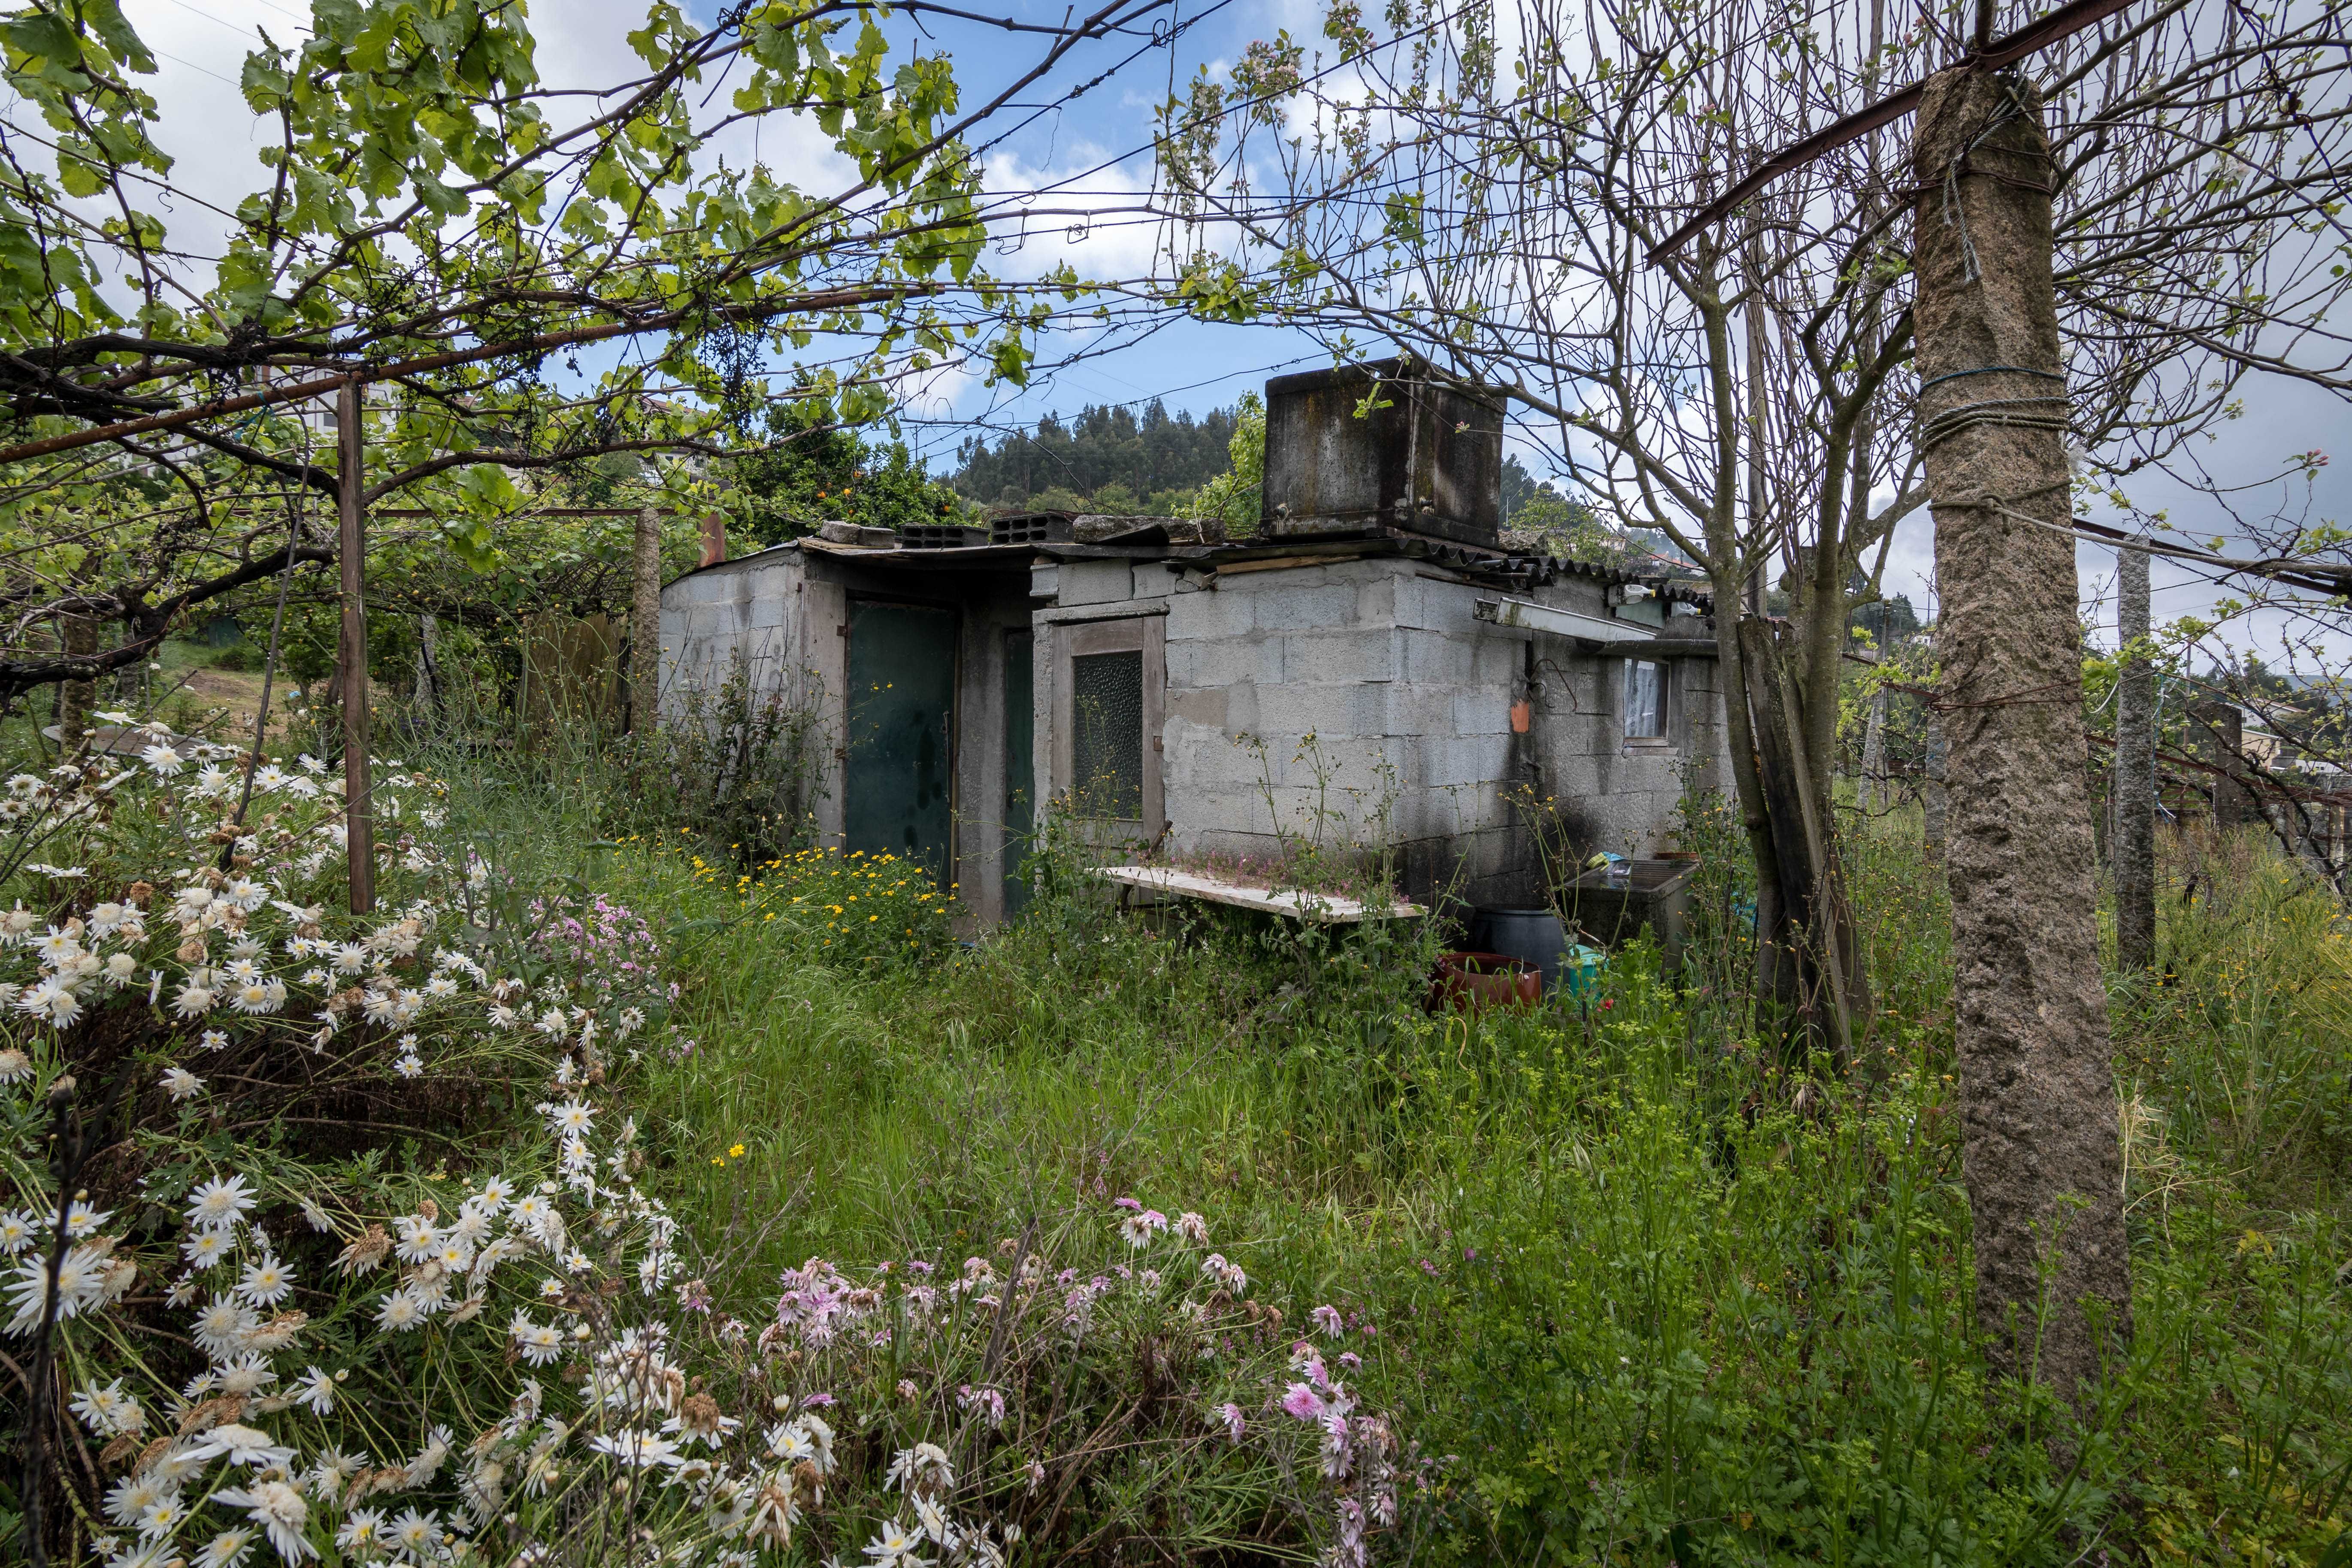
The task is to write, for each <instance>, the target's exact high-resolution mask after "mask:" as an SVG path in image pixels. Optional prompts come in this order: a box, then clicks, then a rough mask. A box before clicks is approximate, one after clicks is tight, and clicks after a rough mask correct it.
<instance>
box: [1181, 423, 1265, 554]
mask: <svg viewBox="0 0 2352 1568" xmlns="http://www.w3.org/2000/svg"><path fill="white" fill-rule="evenodd" d="M1225 458H1226V463H1227V467H1226V468H1225V471H1224V472H1223V473H1222V474H1219V475H1218V476H1217V477H1216V478H1215V479H1211V480H1210V481H1209V482H1208V483H1207V484H1205V485H1202V487H1201V494H1200V498H1199V499H1198V500H1196V501H1194V502H1193V514H1194V515H1195V516H1198V517H1204V518H1222V519H1223V521H1224V524H1225V531H1226V532H1227V533H1228V534H1231V535H1234V536H1235V537H1239V536H1241V535H1244V534H1251V533H1255V532H1256V531H1257V525H1258V522H1259V520H1260V516H1261V513H1262V512H1263V510H1264V509H1265V399H1264V398H1263V397H1260V396H1259V395H1257V394H1256V393H1255V392H1244V393H1243V394H1242V401H1241V406H1240V407H1239V409H1237V410H1236V411H1235V413H1234V435H1233V439H1232V440H1231V441H1229V442H1227V443H1226V445H1225Z"/></svg>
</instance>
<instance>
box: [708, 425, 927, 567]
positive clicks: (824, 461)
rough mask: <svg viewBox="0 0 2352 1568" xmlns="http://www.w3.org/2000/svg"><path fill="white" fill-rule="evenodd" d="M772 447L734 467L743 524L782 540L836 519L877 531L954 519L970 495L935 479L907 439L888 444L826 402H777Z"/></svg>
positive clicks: (768, 540) (734, 493)
mask: <svg viewBox="0 0 2352 1568" xmlns="http://www.w3.org/2000/svg"><path fill="white" fill-rule="evenodd" d="M766 420H767V445H766V446H764V447H761V448H760V449H759V450H757V451H754V452H751V453H747V454H746V455H744V456H742V457H740V458H735V459H734V460H733V462H732V463H731V464H730V473H729V477H730V479H731V480H732V485H731V494H730V500H733V501H734V505H733V507H732V509H731V510H733V512H734V515H735V519H736V521H737V522H738V523H739V524H740V525H741V526H742V527H744V528H746V529H748V530H749V531H750V532H751V536H752V537H753V538H755V539H757V540H758V541H759V542H761V544H779V543H782V542H783V541H785V540H787V539H795V538H798V537H799V536H801V535H802V534H804V533H811V532H814V531H815V529H816V526H817V524H819V523H821V522H828V521H836V520H837V521H844V522H856V523H862V524H864V525H866V526H867V527H872V528H898V527H901V526H903V525H905V524H907V523H910V522H952V521H956V520H957V519H958V518H959V517H961V515H962V513H963V510H964V507H963V502H962V500H961V498H960V497H959V496H958V495H957V494H956V492H955V491H954V490H953V489H950V488H949V486H948V485H946V484H945V483H943V482H941V481H940V480H938V479H932V478H931V477H930V476H929V474H928V473H927V472H925V471H924V468H923V466H922V464H920V463H919V462H918V461H917V460H916V459H915V458H914V457H913V455H912V454H910V453H909V452H908V450H907V445H906V443H905V442H903V441H895V440H894V441H892V442H891V443H889V445H888V446H887V447H885V446H882V445H879V444H877V443H871V442H867V441H865V440H863V439H861V438H860V437H859V436H858V434H857V432H856V431H855V430H853V429H848V428H845V427H844V426H840V425H838V424H835V423H833V422H832V421H831V411H830V410H828V409H827V408H826V407H825V406H824V405H822V404H818V403H798V402H796V403H779V404H771V405H769V407H768V411H767V416H766Z"/></svg>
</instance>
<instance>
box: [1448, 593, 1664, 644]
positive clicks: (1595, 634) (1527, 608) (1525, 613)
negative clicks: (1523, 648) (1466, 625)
mask: <svg viewBox="0 0 2352 1568" xmlns="http://www.w3.org/2000/svg"><path fill="white" fill-rule="evenodd" d="M1470 613H1471V614H1472V615H1473V616H1475V617H1476V618H1477V619H1479V620H1482V621H1491V622H1493V623H1494V624H1495V625H1496V626H1511V627H1515V628H1517V629H1518V630H1520V631H1528V632H1549V633H1550V634H1551V635H1552V636H1554V637H1575V638H1577V639H1579V640H1580V641H1583V642H1597V643H1612V644H1613V643H1645V642H1654V641H1656V640H1657V638H1656V634H1655V633H1654V632H1651V631H1648V630H1645V629H1642V628H1639V627H1635V626H1627V625H1626V624H1625V623H1624V622H1622V621H1612V620H1605V619H1603V618H1602V617H1601V616H1587V615H1580V614H1579V613H1578V612H1577V611H1574V610H1559V609H1554V608H1553V607H1552V606H1551V605H1538V604H1536V603H1534V602H1533V601H1531V600H1528V599H1480V600H1479V601H1478V602H1477V603H1476V604H1475V605H1473V606H1472V607H1471V612H1470Z"/></svg>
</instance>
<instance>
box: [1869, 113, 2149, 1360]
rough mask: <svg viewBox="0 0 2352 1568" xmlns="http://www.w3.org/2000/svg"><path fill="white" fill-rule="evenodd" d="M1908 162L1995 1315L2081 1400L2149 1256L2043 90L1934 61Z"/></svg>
mask: <svg viewBox="0 0 2352 1568" xmlns="http://www.w3.org/2000/svg"><path fill="white" fill-rule="evenodd" d="M1913 160H1914V175H1915V177H1916V179H1917V181H1918V188H1919V190H1920V192H1921V195H1920V197H1919V200H1918V205H1917V207H1916V216H1915V218H1914V227H1913V241H1914V247H1915V248H1914V263H1915V266H1916V272H1917V278H1918V286H1917V289H1918V291H1917V296H1916V304H1915V306H1914V320H1915V322H1916V339H1917V343H1918V353H1917V366H1918V374H1919V384H1920V395H1919V446H1920V449H1921V456H1922V458H1923V459H1924V461H1925V464H1926V468H1927V493H1928V495H1929V497H1930V498H1931V500H1930V504H1931V506H1932V507H1933V509H1934V516H1935V525H1936V580H1937V587H1938V590H1939V593H1940V595H1941V613H1940V615H1939V616H1938V618H1937V646H1938V647H1939V649H1940V651H1941V653H1942V656H1943V658H1942V664H1943V692H1944V698H1943V700H1944V722H1945V727H1946V729H1947V730H1948V731H1949V734H1950V739H1951V762H1950V773H1951V779H1950V791H1951V843H1950V847H1949V850H1948V857H1947V859H1948V868H1949V880H1950V884H1951V890H1952V927H1953V959H1954V983H1953V999H1954V1003H1955V1010H1956V1014H1957V1034H1958V1046H1959V1067H1960V1075H1959V1076H1960V1109H1961V1129H1962V1135H1963V1142H1962V1156H1961V1170H1962V1175H1963V1178H1964V1180H1965V1182H1966V1184H1967V1187H1968V1194H1969V1215H1970V1217H1971V1219H1972V1220H1973V1222H1974V1232H1975V1252H1976V1268H1977V1316H1978V1321H1979V1324H1980V1326H1981V1327H1982V1329H1983V1331H1984V1332H1985V1337H1986V1340H1987V1342H1988V1344H1989V1346H1990V1351H1991V1354H1992V1356H1993V1359H1994V1362H1995V1364H1996V1365H1997V1366H1999V1367H2000V1368H2001V1369H2002V1370H2004V1371H2006V1372H2009V1373H2013V1374H2015V1375H2017V1376H2021V1377H2028V1378H2034V1379H2037V1380H2040V1381H2042V1382H2045V1383H2047V1384H2049V1385H2050V1386H2051V1387H2053V1389H2054V1390H2055V1391H2057V1392H2058V1393H2059V1394H2061V1395H2062V1396H2063V1397H2065V1398H2067V1399H2069V1400H2070V1401H2073V1402H2075V1403H2076V1404H2077V1406H2078V1407H2079V1406H2080V1402H2081V1400H2082V1398H2083V1395H2084V1393H2085V1392H2086V1388H2087V1385H2088V1384H2090V1383H2091V1382H2092V1381H2093V1380H2095V1379H2096V1378H2097V1377H2098V1376H2099V1375H2100V1373H2101V1369H2102V1366H2103V1365H2104V1364H2105V1363H2107V1362H2108V1361H2109V1360H2110V1359H2111V1357H2112V1356H2113V1355H2114V1353H2115V1352H2116V1351H2117V1350H2118V1349H2119V1348H2120V1347H2121V1346H2123V1345H2124V1344H2126V1342H2128V1333H2129V1327H2130V1316H2131V1277H2130V1268H2129V1265H2130V1258H2129V1257H2128V1255H2127V1252H2126V1237H2125V1230H2124V1216H2123V1195H2122V1192H2121V1164H2120V1157H2119V1153H2118V1150H2117V1142H2116V1091H2115V1081H2114V1077H2113V1070H2112V1067H2111V1064H2110V1061H2109V1053H2110V1042H2109V1037H2108V1032H2107V1013H2106V1000H2107V999H2106V988H2105V982H2104V979H2103V977H2102V975H2101V973H2100V967H2099V929H2098V905H2097V900H2096V898H2095V891H2094V881H2093V866H2092V847H2091V803H2090V792H2089V788H2088V784H2087V781H2086V780H2085V778H2084V767H2083V758H2084V749H2085V746H2086V744H2087V742H2086V739H2085V736H2084V728H2083V718H2082V689H2083V688H2082V632H2081V627H2080V625H2079V623H2078V622H2077V620H2076V618H2075V604H2076V587H2075V576H2074V538H2073V536H2072V534H2071V532H2070V531H2069V530H2068V528H2067V526H2066V525H2067V521H2068V517H2069V514H2070V512H2071V510H2072V507H2071V497H2070V488H2069V482H2068V479H2069V475H2068V468H2067V462H2066V451H2065V434H2066V425H2067V407H2068V404H2067V399H2066V390H2065V387H2066V384H2065V379H2064V374H2063V371H2064V360H2063V355H2062V353H2061V351H2060V345H2059V339H2058V314H2057V307H2056V301H2055V295H2054V290H2053V284H2052V274H2051V251H2052V242H2051V220H2050V203H2051V189H2052V180H2053V169H2052V165H2051V159H2050V143H2049V141H2048V138H2047V137H2046V136H2045V135H2044V134H2043V132H2042V105H2041V102H2040V100H2038V98H2037V97H2036V96H2035V95H2034V94H2033V91H2032V88H2031V87H2030V86H2029V85H2028V84H2026V83H2025V82H2024V81H2022V80H2021V79H2017V78H2014V77H1995V76H1991V75H1985V74H1978V73H1974V72H1970V71H1968V70H1965V69H1956V70H1950V71H1946V72H1944V73H1942V74H1941V75H1938V76H1936V77H1934V78H1931V79H1929V80H1928V82H1927V86H1926V91H1925V95H1924V97H1923V99H1922V100H1921V103H1920V106H1919V112H1918V127H1917V142H1916V146H1915V148H1914V151H1913Z"/></svg>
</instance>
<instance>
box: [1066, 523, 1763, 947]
mask: <svg viewBox="0 0 2352 1568" xmlns="http://www.w3.org/2000/svg"><path fill="white" fill-rule="evenodd" d="M1041 577H1042V578H1043V581H1042V582H1041V583H1040V584H1039V586H1040V588H1041V589H1043V590H1044V591H1045V592H1047V593H1050V594H1052V595H1054V597H1055V608H1054V609H1052V610H1049V611H1046V612H1044V613H1043V614H1041V616H1040V619H1041V621H1044V620H1045V619H1048V618H1049V617H1051V618H1058V617H1061V616H1071V615H1074V614H1082V615H1085V616H1089V617H1094V616H1109V615H1118V614H1129V613H1131V614H1138V615H1143V614H1154V613H1161V612H1163V611H1164V613H1165V615H1166V617H1167V619H1166V641H1167V690H1166V699H1165V711H1164V721H1163V723H1162V726H1161V731H1160V739H1161V743H1162V749H1161V752H1160V766H1161V769H1162V779H1163V784H1164V791H1165V798H1166V802H1167V805H1166V812H1167V817H1168V820H1169V822H1170V824H1171V828H1170V833H1169V843H1170V845H1171V847H1173V848H1175V849H1177V850H1178V851H1180V852H1181V851H1185V850H1192V851H1214V852H1219V853H1223V854H1231V855H1242V856H1253V857H1262V856H1267V855H1271V854H1274V853H1276V852H1277V850H1278V848H1279V846H1280V838H1281V836H1283V835H1290V836H1295V837H1300V838H1307V839H1313V838H1315V837H1318V835H1319V836H1320V837H1322V839H1323V840H1324V841H1325V842H1327V843H1328V842H1334V841H1346V840H1349V839H1355V840H1357V841H1369V840H1374V839H1385V840H1387V841H1389V842H1392V843H1395V844H1398V845H1399V846H1401V847H1402V850H1403V861H1404V866H1403V870H1404V878H1405V880H1406V883H1407V885H1408V887H1410V888H1411V889H1412V890H1414V891H1415V892H1417V893H1421V894H1423V895H1427V894H1430V893H1433V892H1435V891H1439V890H1442V889H1453V890H1454V892H1455V893H1456V894H1457V895H1458V896H1460V897H1463V898H1465V899H1468V900H1471V901H1474V902H1496V901H1505V900H1517V899H1525V898H1528V897H1531V896H1533V894H1534V893H1535V891H1536V881H1537V878H1536V856H1535V854H1534V850H1533V845H1532V841H1531V839H1530V838H1529V837H1528V833H1527V831H1526V825H1525V818H1524V816H1523V814H1522V812H1521V811H1520V810H1518V809H1517V808H1515V806H1514V805H1513V804H1512V802H1511V801H1510V800H1509V799H1508V798H1507V797H1508V796H1510V795H1513V794H1515V793H1516V792H1517V791H1518V790H1519V789H1520V787H1521V786H1522V785H1526V786H1528V788H1529V789H1531V790H1532V792H1533V798H1534V799H1536V800H1538V801H1541V800H1543V799H1545V798H1547V797H1549V799H1550V800H1551V801H1552V802H1553V803H1554V805H1555V808H1556V809H1557V810H1559V812H1560V813H1561V815H1562V816H1563V818H1564V819H1565V820H1566V821H1567V822H1569V823H1570V826H1572V827H1573V829H1574V830H1575V832H1576V833H1577V835H1578V837H1580V839H1581V840H1583V841H1585V842H1587V843H1589V845H1590V847H1607V848H1615V849H1620V850H1623V851H1628V852H1644V851H1647V850H1649V849H1653V848H1655V847H1659V846H1660V845H1661V843H1662V841H1663V840H1664V837H1665V836H1666V835H1667V834H1668V833H1669V832H1670V830H1671V824H1672V818H1673V815H1674V811H1675V805H1676V803H1677V802H1678V801H1679V800H1680V798H1681V795H1682V790H1683V784H1684V775H1685V773H1693V774H1694V775H1695V776H1696V779H1697V782H1698V783H1699V784H1701V786H1702V787H1705V786H1706V785H1709V784H1712V783H1713V781H1714V780H1715V779H1716V778H1717V777H1720V776H1722V767H1721V761H1720V758H1721V735H1722V727H1721V723H1720V718H1719V710H1718V707H1717V702H1718V699H1717V694H1716V691H1715V683H1714V679H1713V675H1714V670H1713V666H1712V664H1711V663H1710V662H1708V661H1704V660H1696V659H1681V660H1675V661H1674V663H1673V664H1672V666H1671V667H1670V668H1671V670H1672V676H1671V685H1670V695H1669V700H1668V735H1667V737H1666V738H1665V740H1664V742H1634V743H1632V744H1630V745H1629V744H1628V743H1626V742H1624V740H1623V737H1622V733H1621V726H1620V724H1619V722H1618V719H1617V712H1618V707H1617V704H1618V700H1619V689H1618V681H1619V679H1621V676H1620V661H1619V660H1617V659H1614V658H1597V657H1594V656H1592V655H1590V654H1585V653H1582V652H1580V650H1579V645H1576V644H1573V643H1570V642H1568V641H1565V640H1563V639H1559V638H1555V637H1539V636H1534V635H1531V634H1528V633H1525V632H1520V631H1514V630H1507V629H1504V628H1500V627H1496V626H1492V625H1490V624H1488V623H1486V622H1482V621H1479V620H1477V619H1476V618H1475V616H1474V615H1473V607H1474V605H1475V602H1476V601H1477V600H1478V599H1479V598H1482V597H1492V596H1494V590H1492V589H1487V588H1481V587H1477V586H1475V585H1473V584H1468V583H1466V582H1463V581H1460V580H1458V579H1449V578H1448V577H1446V576H1445V575H1444V574H1441V573H1438V572H1435V571H1433V570H1432V569H1430V568H1428V567H1426V566H1425V565H1423V564H1420V563H1414V562H1412V561H1408V560H1403V559H1399V558H1393V557H1391V558H1370V559H1361V560H1355V561H1344V562H1337V563H1329V564H1320V563H1318V564H1307V565H1289V566H1284V567H1280V568H1276V569H1272V570H1264V571H1248V570H1243V571H1235V570H1233V569H1232V568H1230V567H1228V568H1227V569H1225V570H1223V571H1221V572H1218V573H1217V574H1214V575H1213V576H1211V575H1208V574H1202V573H1199V572H1188V571H1175V570H1171V569H1169V568H1166V567H1162V566H1157V565H1150V566H1147V565H1135V566H1133V567H1131V568H1130V566H1129V563H1125V562H1078V563H1064V564H1063V565H1061V566H1060V567H1058V568H1055V569H1052V570H1050V571H1049V572H1046V573H1044V574H1041ZM1122 588H1124V589H1125V592H1124V595H1122V593H1121V590H1122ZM1603 595H1604V590H1603V587H1602V585H1601V584H1600V583H1599V582H1597V581H1594V580H1591V579H1569V580H1565V581H1563V582H1561V583H1559V584H1555V585H1554V586H1553V587H1551V588H1549V589H1545V590H1540V591H1538V594H1537V596H1538V597H1539V598H1541V599H1542V600H1543V601H1544V602H1546V603H1549V604H1555V605H1559V606H1560V607H1563V608H1570V609H1575V610H1580V611H1581V612H1583V613H1585V614H1588V615H1603V616H1605V615H1607V614H1609V608H1608V606H1607V605H1606V603H1605V602H1604V596H1603ZM1641 608H1642V609H1644V610H1648V611H1650V612H1651V613H1652V614H1654V613H1655V606H1654V605H1644V606H1641ZM1693 624H1696V623H1693ZM1531 651H1532V658H1530V653H1531ZM1530 675H1532V677H1533V679H1534V680H1535V682H1536V683H1537V684H1538V687H1539V696H1538V701H1537V702H1536V704H1535V711H1534V714H1533V716H1532V721H1531V723H1530V726H1529V732H1528V734H1526V735H1518V734H1515V733H1514V732H1513V731H1512V729H1511V704H1512V702H1513V700H1514V699H1515V698H1516V697H1517V695H1518V694H1519V693H1520V692H1521V691H1522V690H1524V689H1526V686H1525V683H1526V682H1527V681H1528V679H1529V677H1530ZM1044 689H1045V683H1044V682H1043V681H1041V683H1040V691H1041V693H1042V692H1043V690H1044ZM1040 705H1041V711H1040V713H1039V715H1038V718H1039V725H1040V733H1041V734H1042V733H1044V732H1045V726H1046V724H1047V723H1048V721H1050V720H1051V718H1052V715H1051V714H1050V713H1048V712H1045V711H1043V710H1042V709H1043V706H1044V700H1043V698H1042V696H1041V700H1040ZM1694 763H1696V766H1693V764H1694ZM1040 782H1041V789H1043V790H1044V791H1045V793H1047V794H1050V793H1051V788H1052V785H1053V783H1054V782H1055V781H1052V780H1051V779H1050V777H1048V776H1046V775H1045V774H1044V773H1043V772H1042V768H1041V781H1040Z"/></svg>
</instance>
